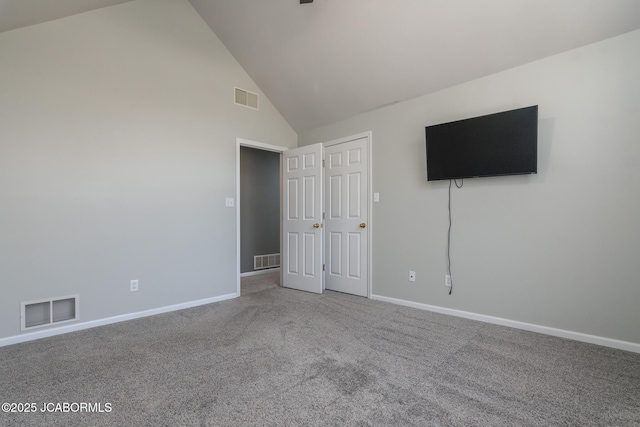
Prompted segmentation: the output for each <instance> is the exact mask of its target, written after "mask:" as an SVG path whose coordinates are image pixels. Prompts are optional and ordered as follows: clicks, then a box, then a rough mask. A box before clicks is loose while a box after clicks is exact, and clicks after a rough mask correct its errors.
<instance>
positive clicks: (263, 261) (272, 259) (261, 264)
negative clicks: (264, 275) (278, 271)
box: [253, 254, 280, 270]
mask: <svg viewBox="0 0 640 427" xmlns="http://www.w3.org/2000/svg"><path fill="white" fill-rule="evenodd" d="M275 267H280V254H268V255H256V256H254V257H253V269H254V270H263V269H265V268H275Z"/></svg>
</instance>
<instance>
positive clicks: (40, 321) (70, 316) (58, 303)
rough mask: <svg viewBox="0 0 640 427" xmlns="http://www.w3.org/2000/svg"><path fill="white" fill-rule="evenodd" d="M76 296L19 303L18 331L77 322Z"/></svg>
mask: <svg viewBox="0 0 640 427" xmlns="http://www.w3.org/2000/svg"><path fill="white" fill-rule="evenodd" d="M79 301H80V299H79V297H78V295H71V296H67V297H59V298H49V299H43V300H38V301H29V302H22V303H20V319H21V322H20V329H21V330H23V331H27V330H30V329H34V328H42V327H44V326H50V325H57V324H60V323H66V322H73V321H74V320H78V318H79V314H78V306H79V303H80V302H79Z"/></svg>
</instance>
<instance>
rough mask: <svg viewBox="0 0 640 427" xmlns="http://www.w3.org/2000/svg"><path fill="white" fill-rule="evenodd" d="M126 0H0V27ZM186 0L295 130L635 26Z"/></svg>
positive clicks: (482, 4) (615, 15)
mask: <svg viewBox="0 0 640 427" xmlns="http://www.w3.org/2000/svg"><path fill="white" fill-rule="evenodd" d="M125 1H129V0H0V31H6V30H9V29H12V28H18V27H21V26H26V25H31V24H35V23H39V22H44V21H47V20H52V19H58V18H61V17H64V16H68V15H72V14H76V13H82V12H85V11H88V10H92V9H97V8H99V7H105V6H109V5H114V4H118V3H123V2H125ZM189 2H190V3H191V5H192V6H193V7H194V9H196V11H197V12H198V13H199V14H200V15H201V16H202V18H203V19H204V21H205V22H206V23H207V24H208V25H209V26H210V27H211V28H212V29H213V30H214V32H215V33H216V35H217V36H218V37H219V38H220V40H222V42H223V43H224V44H225V45H226V46H227V48H228V49H229V51H230V52H231V53H232V54H233V56H234V57H235V58H236V59H237V60H238V61H239V62H240V64H241V65H242V66H243V67H244V69H245V70H246V71H247V72H248V73H249V75H250V76H251V77H252V78H253V80H254V81H255V82H256V83H257V84H258V86H259V87H260V89H261V90H262V91H263V92H264V93H265V94H266V95H267V97H268V98H269V100H270V101H271V102H272V103H273V104H274V105H275V107H276V108H277V109H278V110H279V111H280V113H281V114H282V115H283V116H284V117H285V119H286V120H287V121H288V122H289V124H290V125H291V126H292V127H293V128H294V129H295V130H296V131H304V130H308V129H311V128H314V127H317V126H320V125H324V124H329V123H333V122H336V121H339V120H342V119H345V118H348V117H350V116H353V115H355V114H358V113H360V112H363V111H369V110H373V109H375V108H378V107H380V106H383V105H388V104H391V103H394V102H398V101H403V100H406V99H410V98H413V97H416V96H419V95H423V94H426V93H431V92H434V91H437V90H440V89H443V88H446V87H450V86H452V85H455V84H459V83H463V82H465V81H469V80H473V79H476V78H478V77H482V76H485V75H489V74H492V73H495V72H498V71H501V70H505V69H508V68H512V67H515V66H518V65H521V64H525V63H527V62H531V61H535V60H537V59H540V58H544V57H547V56H550V55H554V54H556V53H560V52H563V51H566V50H569V49H573V48H576V47H579V46H583V45H586V44H589V43H593V42H596V41H599V40H603V39H605V38H609V37H613V36H616V35H619V34H622V33H625V32H628V31H632V30H635V29H639V28H640V1H639V0H315V2H314V3H312V4H305V5H300V4H299V0H189ZM638 48H639V49H640V46H639V47H638Z"/></svg>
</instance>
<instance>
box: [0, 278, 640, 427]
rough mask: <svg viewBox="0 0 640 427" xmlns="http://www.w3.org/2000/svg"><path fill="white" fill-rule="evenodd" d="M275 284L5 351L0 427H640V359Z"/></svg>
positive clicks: (0, 355) (0, 369) (1, 353)
mask: <svg viewBox="0 0 640 427" xmlns="http://www.w3.org/2000/svg"><path fill="white" fill-rule="evenodd" d="M265 279H266V278H265ZM272 282H273V283H270V284H265V283H262V284H261V283H259V281H257V282H256V283H253V284H248V285H246V286H245V285H243V289H242V294H243V296H242V297H240V298H237V299H234V300H230V301H224V302H220V303H216V304H210V305H207V306H201V307H196V308H192V309H188V310H182V311H178V312H173V313H167V314H163V315H158V316H153V317H148V318H144V319H138V320H133V321H129V322H123V323H119V324H114V325H109V326H104V327H99V328H94V329H90V330H85V331H81V332H76V333H71V334H67V335H62V336H58V337H52V338H46V339H42V340H39V341H34V342H29V343H24V344H18V345H13V346H8V347H4V348H0V362H1V363H0V396H1V397H0V399H1V400H2V402H16V403H31V402H33V403H36V405H37V407H38V412H37V413H0V425H2V426H192V425H193V426H560V425H562V426H638V425H640V354H634V353H629V352H624V351H619V350H613V349H609V348H604V347H599V346H595V345H590V344H584V343H579V342H574V341H569V340H563V339H560V338H554V337H549V336H544V335H539V334H535V333H530V332H525V331H520V330H515V329H510V328H505V327H501V326H496V325H490V324H485V323H480V322H475V321H471V320H466V319H461V318H455V317H449V316H444V315H439V314H435V313H430V312H425V311H420V310H416V309H411V308H406V307H400V306H395V305H391V304H387V303H382V302H378V301H371V300H367V299H365V298H360V297H355V296H350V295H345V294H340V293H336V292H325V294H324V295H314V294H308V293H304V292H299V291H294V290H289V289H284V288H281V287H279V286H277V281H276V280H272ZM47 402H48V403H53V404H55V403H58V402H60V403H62V402H67V403H77V404H79V403H81V402H87V403H93V404H96V403H100V404H101V405H102V409H103V410H105V412H102V413H86V412H67V413H64V412H62V413H60V412H54V413H42V412H41V407H42V404H43V403H47ZM107 404H109V405H108V407H109V408H110V411H106V408H107ZM49 408H51V409H56V407H55V406H51V405H49ZM61 408H62V409H64V407H62V406H61ZM71 408H76V409H78V408H79V406H78V405H76V406H71Z"/></svg>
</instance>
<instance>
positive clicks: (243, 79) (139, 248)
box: [0, 0, 297, 338]
mask: <svg viewBox="0 0 640 427" xmlns="http://www.w3.org/2000/svg"><path fill="white" fill-rule="evenodd" d="M234 86H239V87H242V88H245V89H248V90H250V91H252V92H256V93H258V94H260V95H261V99H260V110H259V111H256V110H252V109H248V108H244V107H240V106H236V105H234V104H233V93H234V92H233V91H234ZM0 94H2V95H1V96H0V200H1V201H2V202H1V207H0V224H2V232H1V233H0V287H1V289H2V297H1V298H0V338H3V337H10V336H15V335H19V334H20V329H19V325H20V302H21V301H30V300H36V299H41V298H49V297H57V296H65V295H71V294H76V293H77V294H79V295H80V321H81V322H86V321H91V320H99V319H104V318H109V317H112V316H117V315H123V314H128V313H135V312H139V311H143V310H149V309H154V308H159V307H164V306H169V305H173V304H178V303H183V302H190V301H197V300H201V299H206V298H213V297H217V296H223V295H230V294H235V293H236V277H237V270H236V231H235V230H236V223H235V220H236V214H235V210H234V209H230V208H226V207H225V198H226V197H233V195H234V194H235V193H236V189H235V177H236V175H235V161H236V159H235V155H236V138H238V137H240V138H245V139H250V140H256V141H262V142H265V143H269V144H274V145H280V146H286V147H294V146H295V145H296V138H297V137H296V133H295V132H294V131H293V130H292V129H291V127H290V126H289V125H288V124H287V123H286V121H285V120H284V119H283V118H282V117H281V116H280V114H279V113H278V112H277V111H276V110H275V109H274V108H273V106H272V105H271V104H270V102H269V101H268V99H266V98H265V97H264V95H263V94H262V92H260V90H259V88H258V87H257V86H256V85H255V83H254V82H253V81H252V80H251V79H250V78H249V77H248V75H247V74H246V73H245V72H244V70H243V69H242V68H241V67H240V65H239V64H238V63H237V62H236V61H235V59H234V58H233V57H232V56H231V55H230V54H229V52H228V51H227V50H226V49H225V48H224V46H223V45H222V43H221V42H220V41H219V40H218V39H217V37H216V36H215V35H214V34H213V33H212V32H211V30H210V29H209V27H208V26H207V25H206V24H205V23H204V22H203V21H202V19H201V18H200V16H199V15H198V14H197V13H196V12H195V11H194V10H193V8H192V7H191V6H190V5H189V3H188V2H187V1H186V0H138V1H135V2H131V3H125V4H122V5H119V6H114V7H108V8H104V9H99V10H96V11H94V12H89V13H83V14H80V15H76V16H72V17H69V18H65V19H60V20H57V21H52V22H48V23H44V24H39V25H34V26H30V27H26V28H22V29H17V30H13V31H8V32H5V33H2V34H0ZM131 279H138V280H139V281H140V291H139V292H136V293H131V292H129V280H131Z"/></svg>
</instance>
